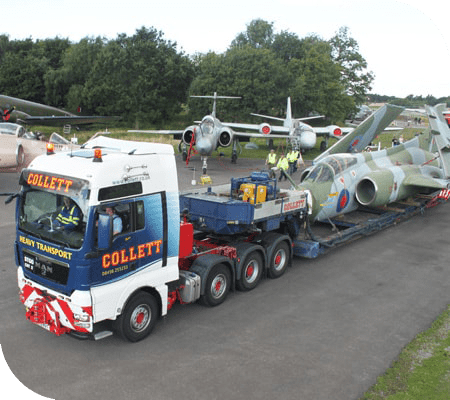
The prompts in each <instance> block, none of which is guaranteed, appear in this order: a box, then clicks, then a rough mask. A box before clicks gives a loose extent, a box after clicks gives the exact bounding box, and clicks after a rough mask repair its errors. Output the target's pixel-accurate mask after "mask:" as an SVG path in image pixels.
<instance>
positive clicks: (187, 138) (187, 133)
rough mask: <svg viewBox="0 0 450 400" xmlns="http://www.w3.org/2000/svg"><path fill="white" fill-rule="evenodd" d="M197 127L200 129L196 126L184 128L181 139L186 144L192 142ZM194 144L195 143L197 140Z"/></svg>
mask: <svg viewBox="0 0 450 400" xmlns="http://www.w3.org/2000/svg"><path fill="white" fill-rule="evenodd" d="M196 129H197V130H198V128H196V127H194V126H189V127H187V128H186V129H185V130H184V132H183V135H182V137H181V140H182V141H183V143H184V144H185V145H187V146H189V145H190V144H191V140H192V136H193V135H194V132H196ZM193 144H195V140H194V143H193Z"/></svg>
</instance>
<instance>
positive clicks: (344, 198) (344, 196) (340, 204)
mask: <svg viewBox="0 0 450 400" xmlns="http://www.w3.org/2000/svg"><path fill="white" fill-rule="evenodd" d="M349 200H350V193H349V192H348V190H347V189H342V190H341V193H339V197H338V201H337V207H336V211H337V212H341V211H342V210H343V209H344V208H345V207H347V204H348V202H349Z"/></svg>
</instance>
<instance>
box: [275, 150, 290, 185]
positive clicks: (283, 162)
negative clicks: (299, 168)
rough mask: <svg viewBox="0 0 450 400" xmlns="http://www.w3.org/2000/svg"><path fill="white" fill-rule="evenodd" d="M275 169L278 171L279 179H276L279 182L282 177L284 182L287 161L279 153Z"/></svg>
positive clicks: (287, 165) (287, 167)
mask: <svg viewBox="0 0 450 400" xmlns="http://www.w3.org/2000/svg"><path fill="white" fill-rule="evenodd" d="M277 168H278V169H279V170H280V177H279V178H278V180H279V181H281V179H282V178H283V177H284V180H286V179H287V178H286V171H287V170H288V169H289V161H288V159H287V158H286V157H285V156H284V153H281V156H280V159H279V160H278V164H277Z"/></svg>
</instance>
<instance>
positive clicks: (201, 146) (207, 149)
mask: <svg viewBox="0 0 450 400" xmlns="http://www.w3.org/2000/svg"><path fill="white" fill-rule="evenodd" d="M195 147H196V148H197V151H198V152H199V153H200V155H202V156H209V155H211V153H212V152H213V150H214V149H213V146H212V143H211V141H209V140H207V139H204V138H199V139H198V140H197V143H196V146H195Z"/></svg>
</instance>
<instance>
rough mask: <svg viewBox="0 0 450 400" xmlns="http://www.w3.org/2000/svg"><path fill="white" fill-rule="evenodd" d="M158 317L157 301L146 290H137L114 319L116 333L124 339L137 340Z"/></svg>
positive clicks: (146, 333) (148, 332)
mask: <svg viewBox="0 0 450 400" xmlns="http://www.w3.org/2000/svg"><path fill="white" fill-rule="evenodd" d="M157 319H158V303H157V301H156V300H155V298H154V297H153V296H152V295H151V294H149V293H146V292H139V293H138V294H136V295H135V296H134V297H132V298H131V300H130V301H129V302H128V304H127V305H126V307H125V310H124V311H123V313H122V314H121V315H120V316H119V317H118V318H117V320H116V321H115V328H116V331H117V333H118V334H119V335H120V336H121V337H122V339H124V340H128V341H129V342H138V341H139V340H142V339H144V338H146V337H147V336H148V335H149V334H150V332H151V331H152V329H153V328H154V326H155V324H156V321H157Z"/></svg>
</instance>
